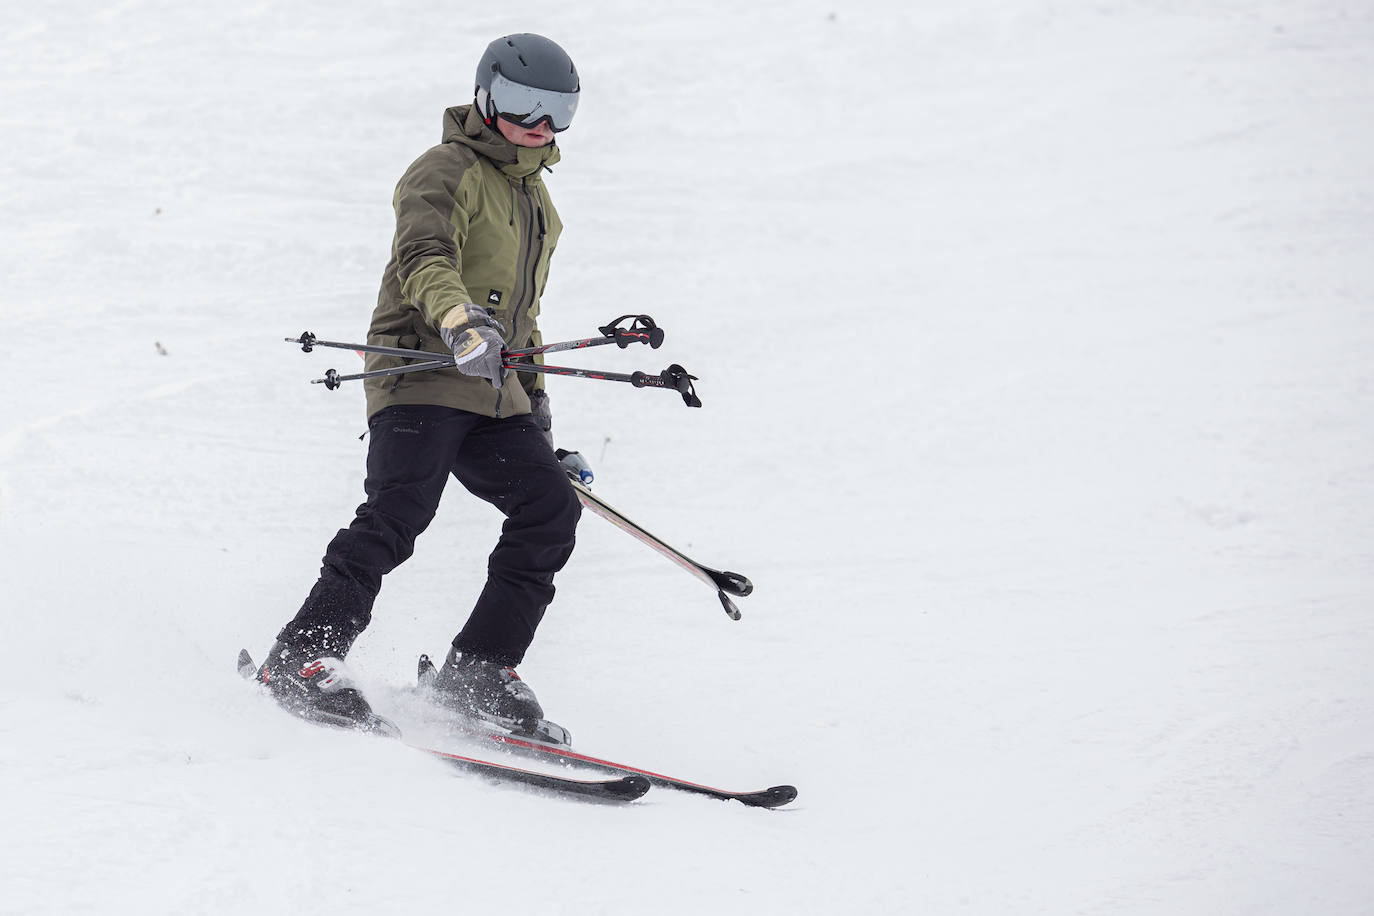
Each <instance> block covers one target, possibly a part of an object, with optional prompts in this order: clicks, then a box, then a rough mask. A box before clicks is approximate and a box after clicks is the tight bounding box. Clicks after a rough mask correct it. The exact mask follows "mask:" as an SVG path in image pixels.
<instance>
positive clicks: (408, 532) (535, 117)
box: [257, 34, 581, 730]
mask: <svg viewBox="0 0 1374 916" xmlns="http://www.w3.org/2000/svg"><path fill="white" fill-rule="evenodd" d="M579 90H580V83H579V80H578V76H577V70H576V68H575V67H574V66H573V63H572V60H571V59H570V58H569V57H568V55H567V53H566V52H565V51H564V50H563V49H562V48H560V47H559V46H558V45H557V44H555V43H554V42H552V41H550V40H549V39H547V38H544V37H542V36H539V35H531V34H521V35H509V36H506V37H504V38H500V39H497V40H496V41H493V42H492V43H491V44H490V45H488V47H487V49H486V52H485V53H484V54H483V55H482V58H481V61H480V62H479V64H478V66H477V79H476V87H475V89H474V98H473V104H471V105H462V106H457V107H453V108H449V109H448V110H447V111H446V112H445V113H444V130H443V142H442V143H440V144H439V145H438V146H435V147H433V148H431V149H430V150H428V151H427V152H425V153H424V154H423V155H421V156H420V158H419V159H417V160H415V162H414V163H413V164H411V166H410V168H409V169H408V170H407V171H406V172H405V174H404V175H403V176H402V177H401V180H400V182H399V184H398V185H397V187H396V193H395V198H394V205H395V210H396V235H395V240H394V242H393V245H392V250H391V260H390V262H389V263H388V264H387V267H386V271H385V273H384V275H383V278H382V287H381V292H380V294H379V295H378V300H377V308H376V310H375V311H374V312H373V314H372V323H371V327H370V330H369V332H368V342H369V343H371V344H375V345H381V346H389V347H398V346H399V347H407V348H412V349H423V350H431V351H435V352H441V353H443V352H452V354H453V356H454V359H455V361H456V363H457V365H456V367H454V368H451V369H441V370H437V371H430V372H418V373H414V374H404V375H396V376H391V377H384V378H374V379H369V380H367V382H366V395H367V411H368V429H369V433H370V442H369V446H368V454H367V477H366V480H365V481H364V483H363V489H364V490H365V492H366V494H367V501H366V502H365V503H363V504H362V505H361V506H359V507H358V510H357V514H356V517H355V518H354V519H353V521H352V523H351V524H350V525H349V526H348V527H347V528H345V529H343V530H341V531H339V532H338V534H337V535H336V536H335V537H334V539H333V540H332V541H331V542H330V543H329V546H328V548H327V549H326V552H325V556H324V560H323V566H322V568H321V570H320V577H319V580H318V581H317V582H316V583H315V586H314V588H313V589H311V591H310V594H309V596H308V597H307V598H306V599H305V603H304V604H303V605H302V606H301V609H300V610H299V611H298V612H297V614H296V616H295V617H294V618H293V619H292V620H291V621H289V622H288V623H287V624H286V625H285V626H284V627H283V628H282V630H281V632H280V633H279V634H278V635H277V640H276V642H275V644H274V645H273V646H272V648H271V650H270V651H269V653H268V657H267V659H266V661H265V662H264V663H263V665H262V667H261V668H260V669H259V670H258V674H257V678H258V680H259V681H260V682H261V683H262V684H264V685H266V687H267V689H268V691H269V692H270V693H271V695H272V696H273V697H274V698H275V699H276V700H277V702H278V703H280V704H281V705H282V706H283V707H284V708H286V709H287V710H289V711H291V712H293V713H295V714H296V715H299V716H302V717H304V718H307V719H312V720H316V721H325V722H332V723H335V724H341V725H351V726H354V727H359V728H363V729H381V730H390V729H391V728H394V726H390V724H389V723H387V722H386V720H384V719H381V718H380V717H378V716H376V715H374V714H373V712H372V710H371V707H370V706H369V704H368V702H367V700H366V699H365V698H364V697H363V696H362V694H361V693H360V692H359V691H358V689H357V688H356V687H355V686H353V685H352V684H350V683H349V682H348V680H347V678H346V676H345V675H344V673H343V671H342V669H341V660H342V659H343V658H344V657H345V656H346V655H347V654H348V651H349V649H350V647H351V646H352V645H353V642H354V640H355V639H357V637H358V635H359V634H360V633H361V632H362V631H363V630H364V629H365V628H366V627H367V625H368V623H369V621H370V619H371V616H372V605H373V602H374V600H375V599H376V597H377V593H378V591H379V589H380V587H381V582H382V577H383V576H385V575H386V574H387V573H389V572H391V570H393V569H395V568H396V567H397V566H398V565H400V564H401V563H403V562H404V561H405V560H406V559H407V558H408V557H410V555H411V553H412V551H413V549H414V543H415V539H416V537H417V536H419V534H420V533H421V532H422V531H424V530H425V528H426V527H427V526H428V525H429V523H430V521H431V520H432V519H433V518H434V514H435V511H436V509H437V507H438V504H439V498H440V496H441V494H442V493H443V489H444V484H445V483H446V482H447V478H448V475H449V474H452V475H453V476H454V477H455V478H457V480H458V482H459V483H461V484H462V485H463V486H464V487H465V488H466V489H467V490H468V491H469V492H471V493H472V494H473V495H474V496H476V497H478V498H479V499H482V500H485V501H486V502H489V503H491V504H492V505H493V506H495V507H496V508H497V509H499V510H500V511H501V512H502V513H503V514H504V515H505V516H506V521H505V524H504V526H503V528H502V531H501V536H500V539H499V540H498V542H497V544H496V548H495V549H494V550H493V551H492V553H491V555H490V556H489V557H488V560H487V579H486V584H485V587H484V588H483V589H482V592H481V594H480V596H479V597H478V598H477V600H476V604H475V605H474V606H473V608H472V610H471V613H470V614H469V616H468V618H467V621H466V623H465V625H464V626H463V627H462V628H461V630H460V631H459V633H458V635H457V636H456V637H455V638H454V639H453V643H452V647H451V648H450V650H449V652H448V656H447V658H446V659H445V661H444V663H443V665H442V666H441V667H440V669H439V673H438V678H437V681H436V682H435V684H434V696H435V698H436V699H438V700H439V701H440V702H442V703H443V704H444V705H446V706H449V707H451V708H453V709H455V710H457V711H459V712H461V713H464V714H467V715H473V716H478V717H483V718H490V719H495V720H498V721H508V722H509V721H523V720H529V719H538V718H541V717H542V716H543V710H542V708H541V707H540V705H539V701H538V700H537V699H536V698H535V695H534V692H533V691H532V690H531V689H530V688H529V686H528V685H527V684H525V683H524V682H523V681H522V680H520V678H519V676H518V675H517V674H516V672H515V666H516V665H518V664H519V663H520V662H521V661H522V659H523V658H524V656H525V651H526V650H527V649H528V647H529V645H530V643H531V641H532V640H533V638H534V633H535V629H536V628H537V627H538V625H539V622H540V620H541V618H542V617H543V615H544V610H545V608H546V607H547V606H548V604H549V602H550V601H551V600H552V598H553V594H554V587H553V579H554V575H555V573H557V572H558V571H559V570H560V569H562V568H563V566H564V564H565V563H567V561H568V557H569V556H570V555H571V553H572V550H573V540H574V531H575V528H576V526H577V521H578V517H579V515H580V513H581V506H580V505H579V503H578V500H577V498H576V495H575V493H574V492H573V489H572V487H571V484H570V483H569V481H568V477H567V475H566V473H565V472H564V470H563V468H562V467H561V466H560V464H559V461H558V459H557V458H556V457H555V455H554V451H553V448H552V437H551V435H550V433H549V430H550V428H551V419H550V417H551V415H550V411H549V399H548V395H547V394H546V392H545V391H544V390H543V383H542V379H543V376H542V375H531V374H525V375H520V376H517V377H511V378H508V377H507V376H506V372H505V370H504V369H503V368H502V365H501V362H502V359H501V350H502V348H503V347H506V348H510V349H517V348H523V347H530V346H538V345H539V344H540V343H541V338H540V334H539V330H538V327H537V321H536V319H537V316H538V314H539V299H540V296H541V294H542V293H543V291H544V284H545V281H546V279H547V276H548V269H549V259H550V257H551V256H552V254H553V251H554V248H555V246H556V245H557V244H558V236H559V233H560V231H561V229H562V223H561V222H560V220H559V218H558V213H557V211H556V210H555V209H554V206H553V202H552V201H551V200H550V198H549V192H548V189H547V187H546V186H545V184H544V182H543V180H542V178H541V175H540V172H541V170H544V169H547V168H548V166H550V165H552V164H553V163H556V162H558V161H559V150H558V146H557V144H556V143H555V142H554V139H555V134H556V133H558V132H561V131H564V130H567V128H568V126H569V124H570V123H571V121H572V116H573V113H574V112H575V111H576V109H577V101H578V94H579ZM402 364H403V361H402V360H400V359H397V358H394V357H385V356H376V355H369V357H368V360H367V368H368V369H369V370H372V369H379V368H387V367H390V366H399V365H402ZM474 559H475V558H474V557H470V556H467V557H462V558H457V560H458V562H465V563H467V562H471V561H472V560H474Z"/></svg>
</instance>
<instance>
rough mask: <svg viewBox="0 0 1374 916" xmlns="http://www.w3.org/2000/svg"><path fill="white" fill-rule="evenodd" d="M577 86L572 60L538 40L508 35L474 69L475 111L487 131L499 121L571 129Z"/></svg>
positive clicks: (492, 45) (547, 40)
mask: <svg viewBox="0 0 1374 916" xmlns="http://www.w3.org/2000/svg"><path fill="white" fill-rule="evenodd" d="M581 88H582V84H581V81H580V80H579V79H578V77H577V68H576V67H574V66H573V62H572V58H570V57H569V56H568V52H566V51H564V50H563V49H562V48H560V47H559V46H558V45H557V44H555V43H554V42H552V41H550V40H549V39H547V38H545V37H544V36H543V35H531V34H522V35H507V36H506V37H504V38H498V39H496V40H495V41H493V42H492V43H491V44H489V45H487V50H486V53H484V54H483V55H482V59H481V60H480V61H479V62H478V63H477V88H476V89H475V90H474V93H473V94H474V96H475V101H476V103H477V111H478V113H480V114H481V115H482V120H483V121H484V122H486V124H487V125H488V126H490V125H491V124H492V122H493V121H495V119H496V116H497V115H500V116H501V117H503V118H505V119H506V120H507V121H511V122H512V123H515V124H519V125H520V126H521V127H534V126H535V125H536V124H539V123H540V122H542V121H548V122H549V126H550V127H552V128H553V129H554V130H555V131H564V130H567V129H568V127H569V126H570V125H571V124H572V116H573V113H574V112H575V111H577V97H578V92H579V91H580V90H581Z"/></svg>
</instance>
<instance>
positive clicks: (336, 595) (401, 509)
mask: <svg viewBox="0 0 1374 916" xmlns="http://www.w3.org/2000/svg"><path fill="white" fill-rule="evenodd" d="M368 429H369V433H370V439H371V441H370V444H369V447H368V452H367V479H366V481H365V482H364V483H363V489H364V490H365V491H366V493H367V502H365V503H363V504H362V505H361V506H359V507H358V511H357V515H356V516H355V517H354V519H353V522H352V523H351V524H350V525H349V526H348V527H347V528H345V529H343V530H341V531H340V532H339V533H338V534H337V535H335V537H334V539H333V540H332V541H330V543H329V547H328V548H327V550H326V552H325V555H324V561H323V567H322V568H321V570H320V578H319V581H318V582H316V583H315V587H314V588H313V589H312V590H311V592H310V596H309V597H308V598H307V599H306V601H305V604H304V605H303V606H302V607H301V609H300V611H299V612H298V613H297V614H296V617H295V619H294V620H292V621H291V623H289V624H287V626H286V628H285V629H284V630H283V631H282V634H281V637H280V638H282V639H286V640H289V641H300V640H304V641H306V642H315V643H322V644H323V645H317V646H316V647H315V648H325V649H330V650H332V651H335V652H337V653H338V654H340V655H343V654H346V653H347V651H348V648H349V646H351V645H352V642H353V640H354V639H355V638H356V637H357V635H358V634H359V633H361V632H362V630H363V629H364V628H365V627H366V626H367V625H368V623H369V622H370V621H371V619H372V605H373V602H374V601H375V600H376V597H377V593H378V591H379V590H380V589H381V586H382V577H383V576H385V575H386V574H387V573H389V572H391V571H392V570H393V569H395V568H396V567H397V566H399V565H400V564H402V563H404V562H405V561H406V560H407V559H408V558H409V557H410V555H411V554H412V553H413V552H414V548H415V539H416V538H417V537H418V536H419V535H420V533H421V532H422V531H424V530H425V528H426V527H428V526H429V523H430V521H431V520H433V518H434V514H435V511H436V510H437V509H438V507H439V498H440V497H441V496H442V495H443V492H444V485H445V484H446V483H447V482H448V476H449V475H450V474H452V475H453V476H454V477H455V478H457V480H458V482H459V483H461V484H462V485H463V486H464V487H466V488H467V490H468V491H469V492H471V493H472V494H473V495H474V496H477V497H478V498H479V499H483V500H485V501H487V502H489V503H491V504H492V505H493V506H495V507H496V508H497V509H499V510H501V512H502V513H503V514H504V515H505V516H506V521H505V524H504V525H503V527H502V529H501V537H500V539H499V540H498V541H497V543H496V549H494V550H493V551H492V552H491V555H490V556H489V557H488V558H487V581H486V585H485V586H484V587H483V589H482V593H481V595H480V596H479V597H478V598H477V603H476V605H475V606H474V607H473V609H472V612H471V614H470V615H469V616H468V619H467V622H466V624H465V625H464V626H463V628H462V630H461V631H460V632H459V633H458V635H457V636H456V637H455V638H454V640H453V645H454V646H456V647H457V648H458V649H459V651H462V652H468V653H473V654H478V655H482V656H485V657H488V658H491V659H493V660H495V661H498V662H500V663H501V664H505V665H517V664H519V663H520V661H521V660H522V659H523V658H524V656H525V651H526V649H528V648H529V645H530V643H531V642H532V641H533V639H534V632H535V629H536V628H537V627H538V626H539V621H540V620H541V619H542V618H543V616H544V609H545V608H547V607H548V605H549V602H550V601H552V600H553V594H554V587H553V577H554V574H555V573H557V572H558V571H559V570H561V569H562V568H563V566H564V564H566V563H567V562H568V557H569V556H571V555H572V550H573V542H574V532H575V530H576V527H577V521H578V517H579V516H580V515H581V512H582V507H581V504H579V503H578V501H577V495H576V493H574V492H573V489H572V485H571V484H570V483H569V481H568V477H567V474H566V473H565V472H564V471H563V469H562V467H560V466H559V463H558V459H557V458H556V457H555V456H554V453H553V449H551V448H550V447H549V443H548V440H547V439H546V438H545V437H544V434H543V432H541V431H540V429H539V427H538V426H536V425H535V423H534V421H533V420H531V419H530V417H529V416H517V417H508V418H505V419H491V418H489V417H483V416H480V415H478V414H474V413H469V412H467V411H465V410H455V409H453V408H449V407H437V406H431V405H417V406H397V407H387V408H384V409H382V410H380V411H378V412H377V413H376V414H374V415H373V416H372V419H371V420H370V421H369V423H368ZM474 554H475V552H474ZM454 559H455V562H456V563H463V562H465V561H468V560H474V559H475V556H472V557H457V558H454ZM321 633H323V634H330V635H329V636H328V637H327V638H325V639H322V640H321V639H314V638H312V636H311V634H321ZM293 637H294V639H293Z"/></svg>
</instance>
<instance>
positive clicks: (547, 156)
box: [444, 105, 562, 178]
mask: <svg viewBox="0 0 1374 916" xmlns="http://www.w3.org/2000/svg"><path fill="white" fill-rule="evenodd" d="M444 142H445V143H461V144H463V145H464V146H466V147H469V148H471V149H472V151H473V152H475V153H477V154H478V155H479V156H483V157H485V158H487V159H490V160H491V161H492V162H493V163H495V164H496V166H497V168H499V169H500V170H501V171H502V172H503V173H505V174H506V175H508V176H509V177H511V178H528V177H530V176H532V175H534V176H537V175H538V174H539V170H540V169H542V168H544V167H545V166H550V165H553V164H554V163H555V162H558V161H559V159H560V158H562V157H561V156H560V154H559V151H558V144H557V142H554V143H550V144H549V145H548V146H540V147H536V148H531V147H527V146H516V145H515V144H514V143H512V142H510V141H509V140H507V139H506V138H505V137H503V136H501V132H500V131H497V130H493V129H492V128H490V127H488V126H487V125H486V124H484V123H482V117H481V115H479V114H478V113H477V108H476V106H474V105H455V106H454V107H452V108H450V109H448V110H447V111H445V112H444Z"/></svg>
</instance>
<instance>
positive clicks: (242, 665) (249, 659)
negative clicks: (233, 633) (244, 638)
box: [238, 649, 258, 680]
mask: <svg viewBox="0 0 1374 916" xmlns="http://www.w3.org/2000/svg"><path fill="white" fill-rule="evenodd" d="M238 672H239V677H241V678H243V679H244V680H250V679H251V678H252V677H253V675H255V674H257V673H258V666H257V665H256V664H254V663H253V656H251V655H249V654H248V650H247V649H240V650H239V661H238Z"/></svg>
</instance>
